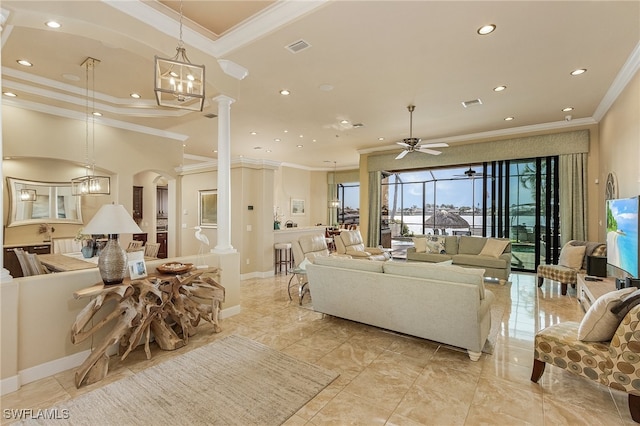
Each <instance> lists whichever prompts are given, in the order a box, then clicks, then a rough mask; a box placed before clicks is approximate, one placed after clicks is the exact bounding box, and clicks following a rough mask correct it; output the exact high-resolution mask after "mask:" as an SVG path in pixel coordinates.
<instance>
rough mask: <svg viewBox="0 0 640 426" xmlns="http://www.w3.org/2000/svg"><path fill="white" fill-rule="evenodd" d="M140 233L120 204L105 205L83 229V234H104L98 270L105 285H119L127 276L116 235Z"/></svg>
mask: <svg viewBox="0 0 640 426" xmlns="http://www.w3.org/2000/svg"><path fill="white" fill-rule="evenodd" d="M139 232H142V230H141V229H140V227H139V226H138V225H136V223H135V222H134V221H133V218H132V217H131V215H130V214H129V213H128V212H127V211H126V210H125V208H124V207H123V206H122V204H105V205H103V206H102V207H100V210H98V212H97V213H96V215H95V216H93V218H92V219H91V220H90V221H89V223H88V224H87V226H85V227H84V229H83V230H82V233H84V234H106V235H107V236H108V241H107V245H106V246H105V247H104V248H103V249H102V252H100V256H99V257H98V270H100V276H101V277H102V282H103V283H105V284H106V285H110V284H120V283H122V281H123V280H124V277H125V276H126V274H127V253H126V252H125V251H124V250H123V249H122V247H120V244H119V243H118V234H136V233H139Z"/></svg>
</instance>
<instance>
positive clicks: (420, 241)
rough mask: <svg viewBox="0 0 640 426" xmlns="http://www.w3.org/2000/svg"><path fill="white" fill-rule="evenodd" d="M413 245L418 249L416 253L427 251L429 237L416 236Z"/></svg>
mask: <svg viewBox="0 0 640 426" xmlns="http://www.w3.org/2000/svg"><path fill="white" fill-rule="evenodd" d="M412 240H413V246H414V247H415V249H416V253H426V252H427V238H426V237H414V238H412Z"/></svg>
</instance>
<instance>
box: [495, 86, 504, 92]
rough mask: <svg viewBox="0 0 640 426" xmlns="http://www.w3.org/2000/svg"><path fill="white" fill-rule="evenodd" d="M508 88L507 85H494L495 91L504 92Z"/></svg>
mask: <svg viewBox="0 0 640 426" xmlns="http://www.w3.org/2000/svg"><path fill="white" fill-rule="evenodd" d="M506 88H507V86H498V87H494V88H493V91H494V92H502V91H503V90H505V89H506Z"/></svg>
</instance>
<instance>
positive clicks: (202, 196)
mask: <svg viewBox="0 0 640 426" xmlns="http://www.w3.org/2000/svg"><path fill="white" fill-rule="evenodd" d="M198 193H199V196H198V225H199V226H201V227H203V228H217V227H218V190H217V189H207V190H202V191H198Z"/></svg>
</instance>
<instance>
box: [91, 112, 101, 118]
mask: <svg viewBox="0 0 640 426" xmlns="http://www.w3.org/2000/svg"><path fill="white" fill-rule="evenodd" d="M92 114H93V115H95V116H96V117H102V113H101V112H98V111H94V112H92Z"/></svg>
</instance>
